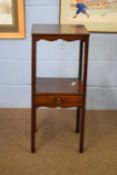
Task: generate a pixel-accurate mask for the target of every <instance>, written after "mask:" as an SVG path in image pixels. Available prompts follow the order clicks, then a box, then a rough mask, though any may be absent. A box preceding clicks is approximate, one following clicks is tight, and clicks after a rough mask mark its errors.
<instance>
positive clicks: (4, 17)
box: [0, 0, 25, 38]
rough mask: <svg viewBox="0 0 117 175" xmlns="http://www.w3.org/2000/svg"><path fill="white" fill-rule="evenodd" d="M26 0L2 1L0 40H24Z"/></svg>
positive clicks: (0, 0)
mask: <svg viewBox="0 0 117 175" xmlns="http://www.w3.org/2000/svg"><path fill="white" fill-rule="evenodd" d="M24 33H25V32H24V0H0V38H24Z"/></svg>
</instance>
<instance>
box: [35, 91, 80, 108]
mask: <svg viewBox="0 0 117 175" xmlns="http://www.w3.org/2000/svg"><path fill="white" fill-rule="evenodd" d="M82 104H83V96H76V95H39V94H38V95H36V96H35V105H36V106H37V107H38V106H48V107H57V106H60V107H75V106H82Z"/></svg>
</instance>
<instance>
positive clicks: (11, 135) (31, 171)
mask: <svg viewBox="0 0 117 175" xmlns="http://www.w3.org/2000/svg"><path fill="white" fill-rule="evenodd" d="M75 114H76V113H75V110H69V111H68V110H58V109H56V110H55V109H46V110H45V109H40V110H38V117H37V129H38V132H37V134H36V150H37V151H36V153H35V154H31V153H30V110H27V109H25V110H24V109H23V110H21V109H18V110H13V109H9V110H8V109H1V110H0V175H116V174H117V111H115V112H114V111H87V113H86V129H85V152H84V153H83V154H80V153H79V152H78V147H79V134H76V133H74V129H75Z"/></svg>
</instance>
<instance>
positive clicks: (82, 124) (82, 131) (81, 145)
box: [79, 107, 85, 153]
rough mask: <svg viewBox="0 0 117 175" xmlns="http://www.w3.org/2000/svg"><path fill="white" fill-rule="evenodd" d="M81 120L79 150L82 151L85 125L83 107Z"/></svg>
mask: <svg viewBox="0 0 117 175" xmlns="http://www.w3.org/2000/svg"><path fill="white" fill-rule="evenodd" d="M81 112H82V113H81V122H80V147H79V152H80V153H83V150H84V128H85V127H84V125H85V107H83V108H82V111H81Z"/></svg>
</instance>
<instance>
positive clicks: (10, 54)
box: [0, 0, 117, 109]
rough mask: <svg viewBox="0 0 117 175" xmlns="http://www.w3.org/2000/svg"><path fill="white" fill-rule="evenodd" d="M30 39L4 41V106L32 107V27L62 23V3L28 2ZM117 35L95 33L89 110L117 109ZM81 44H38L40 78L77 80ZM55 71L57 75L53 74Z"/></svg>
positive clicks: (0, 49) (0, 96)
mask: <svg viewBox="0 0 117 175" xmlns="http://www.w3.org/2000/svg"><path fill="white" fill-rule="evenodd" d="M25 14H26V19H25V21H26V38H25V39H23V40H17V39H16V40H0V107H30V105H31V25H32V23H58V17H59V1H58V0H52V1H50V0H26V1H25ZM116 44H117V35H116V34H91V36H90V49H89V69H88V93H87V108H88V109H117V78H116V76H117V75H116V73H117V71H116V69H117V47H116ZM77 47H78V42H76V41H75V42H71V43H67V42H65V41H61V40H58V41H56V42H47V41H41V42H39V43H38V51H39V53H40V54H38V55H37V56H38V72H37V74H39V75H40V76H43V77H44V76H49V77H52V76H57V77H69V76H70V77H76V75H77V71H76V70H77V57H78V50H77ZM53 72H54V74H53Z"/></svg>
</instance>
